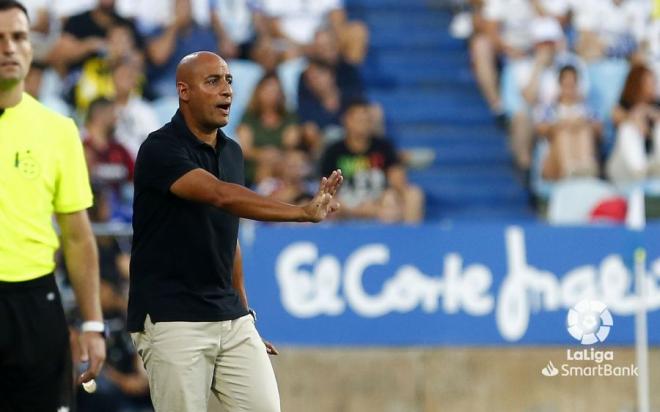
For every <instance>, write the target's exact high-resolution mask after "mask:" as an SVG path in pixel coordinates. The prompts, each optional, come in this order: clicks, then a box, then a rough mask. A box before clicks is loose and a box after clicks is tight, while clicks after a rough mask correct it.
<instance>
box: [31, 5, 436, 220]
mask: <svg viewBox="0 0 660 412" xmlns="http://www.w3.org/2000/svg"><path fill="white" fill-rule="evenodd" d="M24 4H25V5H26V6H27V8H28V10H29V14H30V19H31V24H32V31H33V33H32V37H33V42H34V44H35V59H34V64H33V67H32V70H31V72H30V74H29V81H28V92H29V93H30V94H32V95H34V96H36V97H38V98H39V99H40V100H41V101H42V102H43V103H45V104H46V105H47V106H49V107H51V108H52V109H54V110H57V111H59V112H61V113H63V114H67V115H70V116H72V117H74V119H76V120H77V121H78V123H79V125H80V126H81V134H82V136H81V138H82V139H83V141H84V147H85V153H86V157H87V161H88V165H89V169H90V178H91V180H92V183H93V185H94V187H95V188H97V189H98V190H99V191H100V192H103V193H105V195H107V198H108V202H109V203H110V214H109V218H108V219H109V220H110V221H119V222H126V223H128V222H130V220H131V202H132V179H133V165H134V162H135V158H136V156H137V153H138V150H139V147H140V144H141V143H142V142H143V141H144V139H145V138H146V137H147V135H148V134H149V133H150V132H151V131H154V130H156V129H158V128H159V127H160V126H162V125H163V124H164V123H166V122H167V121H169V119H170V118H171V116H172V115H173V114H174V112H175V111H176V108H177V104H178V98H177V95H176V87H175V83H174V75H175V71H176V66H177V63H178V62H179V60H180V59H181V58H182V57H183V56H185V55H186V54H189V53H192V52H195V51H198V50H210V51H215V52H217V53H219V54H220V55H221V56H223V57H224V58H225V59H226V60H227V61H228V62H229V65H230V70H231V72H232V74H233V76H234V79H235V81H234V85H233V87H234V95H233V99H232V109H231V116H230V119H231V121H230V124H229V125H228V126H227V127H225V128H224V131H225V133H226V134H227V135H228V136H230V137H232V138H234V139H236V140H237V141H239V143H240V145H241V147H242V148H243V152H244V155H245V159H246V176H247V184H248V185H249V186H251V187H252V188H254V189H255V190H257V191H258V192H260V193H262V194H264V195H266V196H272V197H274V198H277V199H280V200H282V201H285V202H290V203H294V204H295V203H301V202H304V201H306V200H308V199H309V198H310V196H311V194H312V193H314V191H315V185H316V184H317V182H318V178H319V176H320V175H321V174H322V173H325V172H327V171H328V170H331V169H334V168H337V167H339V168H341V169H342V170H343V172H344V176H345V178H346V180H345V183H344V188H343V189H342V191H341V193H340V194H339V198H340V199H339V201H340V202H341V203H342V204H343V206H344V207H343V209H342V213H341V214H340V215H339V216H338V217H337V219H363V220H367V221H378V222H387V223H395V222H408V223H414V222H419V221H420V220H422V219H423V216H424V196H423V194H422V192H421V191H420V190H419V188H417V187H415V186H413V185H411V184H409V183H408V182H407V179H406V171H405V168H404V166H403V163H402V162H401V161H400V156H399V153H398V152H397V151H396V149H395V148H394V147H393V146H392V144H391V142H390V140H389V139H388V138H387V136H386V135H385V126H384V125H385V119H384V116H383V110H382V108H381V107H380V106H379V105H378V104H377V103H373V102H369V101H368V100H367V96H366V93H365V87H364V83H363V80H362V77H361V73H360V65H361V64H362V62H363V61H364V60H365V58H366V54H367V50H368V45H369V33H368V29H367V27H366V25H365V24H364V23H363V22H361V21H354V20H350V19H349V18H348V16H347V13H346V10H345V9H344V6H343V3H342V1H341V0H319V1H306V0H286V1H284V0H164V1H162V0H160V1H154V0H138V1H131V0H25V1H24Z"/></svg>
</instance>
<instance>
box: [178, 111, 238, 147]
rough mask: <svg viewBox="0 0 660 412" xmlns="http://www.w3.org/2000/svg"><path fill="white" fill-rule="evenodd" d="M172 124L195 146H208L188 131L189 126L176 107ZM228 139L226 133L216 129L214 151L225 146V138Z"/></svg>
mask: <svg viewBox="0 0 660 412" xmlns="http://www.w3.org/2000/svg"><path fill="white" fill-rule="evenodd" d="M172 124H173V125H174V127H176V128H177V129H179V131H180V132H181V134H182V136H183V137H184V138H185V139H187V140H189V141H190V142H192V143H193V144H195V145H196V146H202V147H204V146H208V145H207V144H206V143H204V142H203V141H201V140H199V139H198V138H197V136H195V135H194V134H193V132H192V131H190V128H189V127H188V125H187V124H186V121H185V120H184V119H183V114H181V110H179V109H177V111H176V113H175V114H174V116H173V117H172ZM227 139H229V138H228V137H227V135H226V134H225V133H224V132H223V131H222V130H221V129H218V133H217V136H216V144H215V149H216V151H219V150H220V149H222V148H223V147H224V146H225V143H226V140H227Z"/></svg>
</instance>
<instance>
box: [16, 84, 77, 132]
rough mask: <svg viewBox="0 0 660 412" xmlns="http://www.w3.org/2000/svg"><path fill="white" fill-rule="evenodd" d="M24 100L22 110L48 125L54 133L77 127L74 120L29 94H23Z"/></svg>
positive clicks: (35, 119) (40, 122)
mask: <svg viewBox="0 0 660 412" xmlns="http://www.w3.org/2000/svg"><path fill="white" fill-rule="evenodd" d="M22 99H23V100H22V101H21V103H20V105H21V108H22V109H23V110H24V111H26V112H28V113H29V117H30V118H33V120H34V121H35V122H38V123H39V124H42V125H46V126H47V127H48V128H49V129H50V130H51V131H53V132H57V131H60V130H61V128H63V127H64V128H71V127H72V126H74V125H75V123H74V121H73V119H72V118H70V117H67V116H64V115H63V114H60V113H58V112H56V111H55V110H53V109H50V108H49V107H46V106H45V105H44V104H43V103H41V102H39V101H38V100H37V99H35V98H34V97H32V96H30V95H29V94H27V93H24V94H23V97H22Z"/></svg>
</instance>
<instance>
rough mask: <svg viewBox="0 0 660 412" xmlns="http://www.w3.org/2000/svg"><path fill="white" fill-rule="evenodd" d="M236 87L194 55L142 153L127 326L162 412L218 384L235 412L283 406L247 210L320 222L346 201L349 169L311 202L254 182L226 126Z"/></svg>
mask: <svg viewBox="0 0 660 412" xmlns="http://www.w3.org/2000/svg"><path fill="white" fill-rule="evenodd" d="M231 84H232V76H231V73H230V72H229V67H228V66H227V63H226V62H225V61H224V60H223V59H222V58H220V57H219V56H218V55H216V54H213V53H209V52H199V53H194V54H191V55H188V56H186V57H184V58H183V59H182V60H181V62H180V63H179V66H178V68H177V72H176V87H177V91H178V95H179V110H178V111H177V112H176V114H175V115H174V117H173V118H172V121H171V122H169V123H167V124H166V125H165V126H163V127H162V128H161V129H159V130H157V131H155V132H153V133H151V134H150V135H149V137H148V138H147V140H146V141H145V142H144V143H143V144H142V146H141V148H140V151H139V153H138V156H137V160H136V165H135V202H134V205H133V229H134V235H133V251H132V259H131V281H130V282H131V284H130V296H129V304H128V328H129V331H131V332H132V334H131V337H132V338H133V342H134V343H135V345H136V347H137V350H138V353H139V355H140V356H141V357H142V360H143V362H144V365H145V367H146V370H147V374H148V377H149V385H150V388H151V398H152V401H153V403H154V406H155V408H156V411H158V412H163V411H172V412H174V411H176V412H186V411H189V412H200V411H206V410H207V407H208V405H207V402H208V397H209V394H210V393H209V391H210V392H212V393H213V394H214V395H215V396H216V397H218V400H219V401H220V403H221V404H223V406H224V409H225V410H227V411H251V412H273V411H279V410H280V404H279V394H278V390H277V383H276V381H275V375H274V373H273V369H272V366H271V364H270V360H269V359H268V355H267V354H268V353H271V354H277V350H276V349H275V348H274V347H273V346H272V345H270V344H269V343H264V342H263V341H262V339H261V338H260V336H259V334H258V332H257V330H256V328H255V321H256V315H255V312H254V311H252V310H251V309H249V306H248V300H247V295H246V293H245V288H244V285H243V270H242V262H241V249H240V246H239V245H238V242H237V234H238V224H239V218H241V217H243V218H248V219H255V220H263V221H278V222H285V221H286V222H319V221H321V220H323V219H325V218H326V216H328V214H330V213H332V212H334V211H336V210H337V208H338V207H339V205H338V204H337V203H336V202H335V201H334V200H333V197H334V196H335V193H336V192H337V189H338V188H339V187H340V186H341V183H342V180H343V177H342V175H341V171H339V170H335V171H333V172H332V174H331V175H330V176H328V177H327V178H323V179H322V180H321V184H320V188H319V191H318V193H317V194H316V196H315V197H314V199H313V200H312V201H311V202H310V203H309V204H307V205H305V206H302V207H300V206H293V205H289V204H286V203H281V202H277V201H274V200H271V199H268V198H265V197H262V196H259V195H257V194H255V193H254V192H252V191H250V190H248V189H246V188H245V187H244V186H243V181H244V174H243V155H242V153H241V149H240V147H239V145H238V144H237V143H235V142H234V141H233V140H231V139H229V138H228V137H227V136H226V135H225V134H224V133H223V132H222V130H220V129H219V128H221V127H223V126H225V125H226V124H227V122H228V118H229V110H230V106H231V100H232V86H231Z"/></svg>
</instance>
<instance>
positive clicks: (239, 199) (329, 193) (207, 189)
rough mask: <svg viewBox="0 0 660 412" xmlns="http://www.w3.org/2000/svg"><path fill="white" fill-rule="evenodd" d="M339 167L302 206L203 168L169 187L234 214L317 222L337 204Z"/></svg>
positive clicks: (179, 194)
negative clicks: (271, 197)
mask: <svg viewBox="0 0 660 412" xmlns="http://www.w3.org/2000/svg"><path fill="white" fill-rule="evenodd" d="M343 179H344V178H343V176H342V174H341V170H335V171H334V172H332V174H331V175H330V176H329V177H327V178H326V177H324V178H323V179H321V185H320V187H319V191H318V192H317V193H316V195H315V196H314V199H312V200H311V201H310V202H309V203H308V204H306V205H305V206H294V205H290V204H288V203H283V202H279V201H277V200H273V199H270V198H267V197H264V196H261V195H259V194H257V193H255V192H253V191H251V190H250V189H246V188H245V187H243V186H241V185H237V184H234V183H227V182H223V181H221V180H218V179H217V178H216V177H215V176H213V175H212V174H211V173H209V172H207V171H206V170H203V169H194V170H191V171H190V172H188V173H186V174H185V175H183V176H181V177H180V178H179V179H177V180H176V181H175V182H174V183H173V184H172V186H171V187H170V191H171V192H172V193H174V194H175V195H176V196H178V197H181V198H183V199H187V200H192V201H195V202H200V203H207V204H210V205H213V206H215V207H218V208H220V209H223V210H226V211H228V212H229V213H232V214H234V215H236V216H239V217H242V218H246V219H253V220H262V221H271V222H320V221H321V220H323V219H325V218H326V216H327V215H328V214H330V213H332V212H335V211H336V210H337V209H338V208H339V204H338V203H337V202H335V201H334V200H333V198H334V196H335V194H336V193H337V190H338V189H339V187H340V186H341V183H342V181H343Z"/></svg>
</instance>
